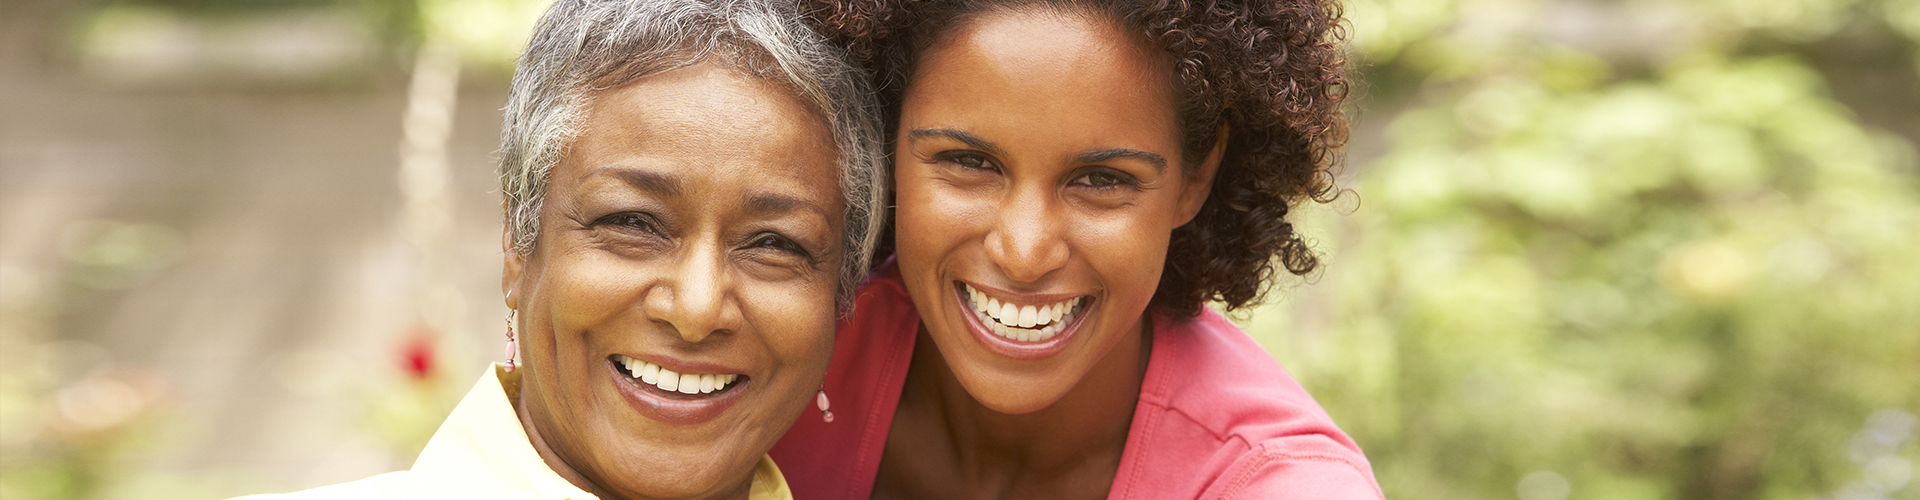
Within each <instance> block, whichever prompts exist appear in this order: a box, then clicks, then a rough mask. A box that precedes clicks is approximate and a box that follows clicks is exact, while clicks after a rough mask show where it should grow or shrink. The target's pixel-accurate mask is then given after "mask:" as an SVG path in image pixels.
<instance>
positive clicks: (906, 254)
mask: <svg viewBox="0 0 1920 500" xmlns="http://www.w3.org/2000/svg"><path fill="white" fill-rule="evenodd" d="M894 201H895V204H896V208H895V210H894V214H895V222H894V234H895V237H896V238H897V239H898V241H897V242H896V246H897V249H896V250H897V251H898V252H899V253H900V257H901V260H914V259H915V258H917V257H920V256H923V255H928V254H937V253H942V252H944V251H946V250H949V249H951V248H952V247H954V246H958V245H959V244H960V243H962V242H964V241H966V240H968V239H971V238H974V237H976V236H978V235H979V234H981V233H983V232H985V231H986V230H987V229H988V228H987V226H988V225H990V224H991V223H992V221H993V220H994V214H993V210H992V206H993V203H992V200H991V199H990V197H989V196H985V195H983V194H980V193H971V192H968V191H966V190H964V189H960V188H957V187H954V186H949V185H943V183H942V182H941V181H937V180H933V179H928V178H916V177H914V176H913V175H912V174H908V175H907V176H905V177H903V178H901V179H900V180H899V188H898V189H897V192H896V195H895V199H894Z"/></svg>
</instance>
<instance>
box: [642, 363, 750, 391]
mask: <svg viewBox="0 0 1920 500" xmlns="http://www.w3.org/2000/svg"><path fill="white" fill-rule="evenodd" d="M613 359H614V361H618V362H620V364H621V365H623V366H624V367H625V368H626V369H627V375H628V376H631V377H633V378H635V379H638V380H639V381H641V382H646V383H647V384H649V385H652V386H654V387H659V388H660V390H663V391H668V392H673V391H678V392H680V393H681V394H706V393H710V392H713V391H717V390H720V389H724V388H726V387H727V386H728V385H732V384H733V381H734V380H736V379H739V378H740V375H738V374H735V375H715V374H712V373H701V374H693V373H674V372H673V370H668V369H666V368H664V367H661V366H660V365H656V364H653V363H648V362H645V361H641V360H637V359H633V358H629V357H626V356H622V355H619V354H615V355H613Z"/></svg>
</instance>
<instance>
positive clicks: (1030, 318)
mask: <svg viewBox="0 0 1920 500" xmlns="http://www.w3.org/2000/svg"><path fill="white" fill-rule="evenodd" d="M966 287H967V298H968V300H969V301H971V302H973V310H974V311H978V312H980V313H982V314H985V315H987V317H990V318H993V319H994V320H995V321H999V322H1000V323H1001V324H1004V325H1007V326H1017V327H1021V328H1033V327H1035V326H1046V325H1050V324H1053V323H1055V322H1058V321H1060V319H1061V318H1065V317H1067V315H1068V313H1069V312H1072V311H1073V307H1074V306H1077V305H1080V301H1081V300H1083V299H1086V297H1085V296H1081V297H1074V298H1071V299H1067V300H1063V301H1060V302H1058V303H1054V304H1048V305H1044V306H1039V307H1035V306H1016V305H1013V303H1012V302H1005V303H1002V302H1000V299H996V298H993V297H988V296H987V294H984V293H980V291H979V290H976V289H974V288H973V285H966Z"/></svg>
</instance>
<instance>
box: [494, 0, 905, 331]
mask: <svg viewBox="0 0 1920 500" xmlns="http://www.w3.org/2000/svg"><path fill="white" fill-rule="evenodd" d="M795 3H796V2H794V1H792V0H558V1H556V2H554V4H553V6H552V7H550V8H548V9H547V12H546V14H544V15H542V16H540V22H539V24H538V26H536V27H535V28H534V32H533V37H532V39H530V40H528V42H527V49H526V52H524V53H522V54H521V55H520V61H519V67H518V68H517V69H516V70H515V71H514V75H513V88H512V90H511V93H510V94H509V95H508V97H507V108H506V126H505V130H504V131H503V132H502V133H501V138H500V193H501V197H502V198H504V204H505V207H504V208H505V210H506V218H507V221H506V223H507V225H508V237H509V238H510V241H511V242H512V249H511V250H512V251H513V252H515V253H518V254H520V255H527V254H529V253H531V252H532V251H533V247H534V241H535V236H536V235H537V234H539V229H540V217H539V214H540V205H541V203H542V201H544V199H545V197H546V187H547V179H548V177H549V176H550V175H551V174H552V172H553V166H554V165H555V164H556V163H558V162H559V160H560V156H561V154H563V153H564V152H565V151H566V149H567V147H568V146H569V145H571V144H572V143H573V140H574V139H575V138H576V137H577V136H578V133H579V126H580V120H581V116H582V110H584V109H585V107H586V104H587V100H588V98H589V94H590V93H591V92H593V91H595V90H603V89H607V88H612V87H615V86H618V85H620V84H622V83H625V82H627V81H631V80H633V79H635V78H640V77H644V76H647V75H651V74H657V73H661V72H665V71H669V70H672V69H675V68H681V67H686V66H692V65H695V64H699V63H701V62H704V61H708V60H716V61H722V62H725V63H728V64H733V65H735V66H736V67H738V68H739V69H741V70H744V71H746V72H748V73H750V74H752V75H754V76H756V77H759V78H764V79H768V80H772V81H777V82H783V83H785V84H787V85H788V86H789V87H790V88H792V89H794V90H795V91H797V92H798V93H799V94H800V95H801V96H802V97H804V98H805V99H807V100H808V101H809V102H811V103H812V104H813V105H814V106H815V107H816V108H817V109H818V110H819V111H820V112H821V114H822V115H824V116H825V117H826V119H827V124H828V128H829V129H830V131H831V133H832V135H833V138H834V142H835V146H836V149H837V150H838V155H839V167H840V189H841V192H842V193H843V194H844V195H845V197H846V200H847V205H846V214H845V221H844V224H842V226H843V227H844V228H845V236H844V240H843V245H842V246H843V248H844V249H845V256H846V257H845V258H844V259H842V264H841V269H840V276H839V278H840V282H839V291H838V296H837V299H838V300H839V304H840V306H841V311H842V312H843V313H844V312H846V311H847V310H848V308H850V307H851V305H852V300H851V299H852V296H853V290H854V288H855V286H857V285H858V284H859V283H860V279H861V278H862V277H864V275H865V274H866V270H867V267H868V265H869V262H870V261H871V259H872V253H873V248H874V245H875V243H877V242H878V240H879V238H880V232H881V228H882V224H885V223H886V220H885V219H886V217H885V212H884V211H883V210H882V204H883V203H885V195H886V184H885V183H886V168H885V165H884V164H883V163H882V162H883V161H884V156H883V152H882V150H881V137H880V124H879V117H880V114H879V112H880V109H879V105H878V104H877V103H876V101H875V100H874V92H873V89H872V87H871V84H870V83H869V81H868V77H867V76H866V74H865V73H863V72H862V71H861V70H860V69H858V68H857V67H856V66H854V65H853V64H852V63H851V62H849V60H848V58H847V56H846V54H845V52H844V51H842V50H840V49H839V48H836V47H834V46H832V45H830V44H828V43H827V41H826V38H825V37H823V36H821V35H820V34H819V33H818V32H816V31H814V30H813V29H811V28H809V27H808V26H806V25H805V24H802V22H801V20H802V19H805V18H806V16H805V13H803V12H800V11H799V9H798V7H797V6H796V5H795Z"/></svg>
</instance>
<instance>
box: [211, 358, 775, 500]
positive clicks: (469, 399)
mask: <svg viewBox="0 0 1920 500" xmlns="http://www.w3.org/2000/svg"><path fill="white" fill-rule="evenodd" d="M501 368H502V367H501V366H500V365H498V364H495V365H494V366H493V368H492V369H489V370H487V371H486V373H484V374H481V376H480V382H478V383H476V384H474V386H473V390H472V391H468V392H467V396H466V397H465V398H463V399H461V400H460V404H459V405H458V406H455V407H454V408H453V413H452V414H451V415H447V421H446V422H443V423H441V424H440V429H439V430H437V431H434V433H433V439H431V440H429V441H427V447H426V449H424V450H421V451H420V458H418V459H416V460H414V462H413V468H412V469H410V470H404V471H399V472H389V473H386V474H381V475H378V476H373V477H369V478H366V479H362V480H359V481H354V482H350V483H341V484H335V485H331V486H322V487H319V488H314V489H310V490H305V491H299V492H294V493H288V494H284V495H255V496H248V497H241V499H245V500H319V499H336V498H340V499H345V498H353V499H362V498H366V499H382V498H408V499H416V498H471V499H514V500H521V499H534V498H537V499H547V500H562V499H571V500H598V498H597V497H595V496H594V495H593V494H592V493H588V492H586V491H584V490H581V489H580V488H579V487H576V486H574V485H573V483H570V482H567V480H566V478H563V477H560V474H558V473H555V472H553V469H551V468H548V467H547V463H546V462H545V461H543V460H541V459H540V454H539V453H538V452H536V451H534V450H533V443H531V442H528V441H527V433H526V430H525V429H524V428H522V427H520V418H519V417H518V416H517V415H516V414H515V413H514V409H513V402H512V401H513V399H515V398H517V397H518V396H519V393H520V374H518V373H507V372H506V371H505V370H502V369H501ZM747 498H748V499H749V500H792V499H793V492H791V491H789V490H788V489H787V480H786V478H785V477H784V476H781V475H780V468H779V467H777V466H775V465H774V464H773V459H771V458H768V457H765V456H762V457H760V463H759V464H758V465H756V466H755V467H754V469H753V485H752V486H751V487H750V492H749V493H748V494H747ZM236 500H240V499H236Z"/></svg>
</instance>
